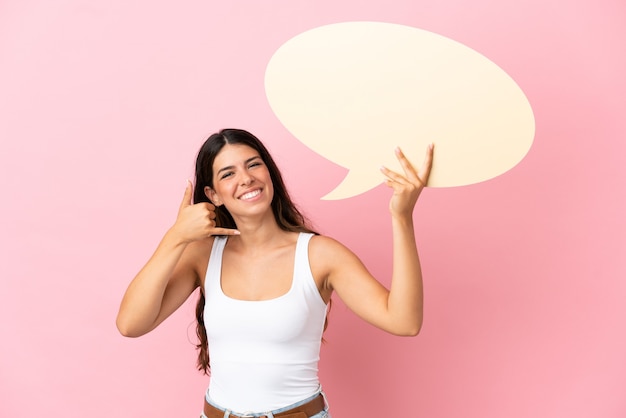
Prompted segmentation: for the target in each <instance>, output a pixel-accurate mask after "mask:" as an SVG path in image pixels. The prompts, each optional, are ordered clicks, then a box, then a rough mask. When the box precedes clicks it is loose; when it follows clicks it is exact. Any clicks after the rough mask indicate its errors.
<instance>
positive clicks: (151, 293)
mask: <svg viewBox="0 0 626 418" xmlns="http://www.w3.org/2000/svg"><path fill="white" fill-rule="evenodd" d="M191 195H192V188H191V184H187V188H186V189H185V196H184V198H183V202H182V203H181V206H180V209H179V211H178V216H177V218H176V223H175V224H174V225H173V226H172V227H171V228H170V229H169V230H168V231H167V233H166V234H165V236H164V237H163V239H162V240H161V242H160V244H159V246H158V247H157V249H156V251H155V252H154V254H153V255H152V257H151V258H150V260H148V262H147V263H146V265H145V266H144V267H143V268H142V269H141V270H140V271H139V273H138V274H137V275H136V276H135V278H134V279H133V280H132V282H131V283H130V285H129V286H128V289H127V290H126V293H125V294H124V297H123V299H122V303H121V305H120V310H119V313H118V315H117V321H116V324H117V328H118V329H119V331H120V333H122V335H125V336H127V337H138V336H141V335H144V334H146V333H148V332H150V331H151V330H153V329H154V328H156V327H157V326H158V325H159V324H160V323H161V322H163V320H165V318H167V317H168V316H169V315H171V314H172V313H173V312H174V311H175V310H176V309H178V308H179V307H180V306H181V305H182V304H183V302H184V301H185V300H186V299H187V298H188V297H189V295H191V293H192V292H193V291H194V290H195V289H196V287H198V284H199V282H200V280H199V277H198V269H197V265H198V261H199V260H198V258H199V257H202V254H208V252H207V251H206V248H207V245H208V248H210V243H207V242H206V240H207V239H209V238H210V237H211V236H213V235H218V234H228V235H233V234H237V233H238V231H236V230H233V229H225V228H216V227H215V222H214V219H215V212H214V209H215V207H214V206H213V205H211V204H210V203H204V202H203V203H198V204H195V205H194V204H192V202H191ZM207 257H208V256H207ZM202 258H204V257H202ZM206 260H207V258H204V260H203V261H206Z"/></svg>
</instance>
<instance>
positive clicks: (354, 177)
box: [321, 170, 381, 200]
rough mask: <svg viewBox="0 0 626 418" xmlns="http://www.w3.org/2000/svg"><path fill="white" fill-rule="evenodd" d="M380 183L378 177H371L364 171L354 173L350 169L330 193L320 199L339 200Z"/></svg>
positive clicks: (358, 193)
mask: <svg viewBox="0 0 626 418" xmlns="http://www.w3.org/2000/svg"><path fill="white" fill-rule="evenodd" d="M380 183H381V179H380V178H375V179H371V178H368V176H367V175H366V174H365V173H359V174H355V173H354V170H351V171H349V172H348V174H347V175H346V177H345V178H344V179H343V180H342V181H341V183H339V184H338V185H337V187H335V188H334V189H333V190H332V191H331V192H330V193H328V194H327V195H325V196H323V197H322V198H321V200H341V199H347V198H349V197H354V196H357V195H360V194H361V193H365V192H366V191H368V190H370V189H373V188H374V187H376V186H378V185H379V184H380Z"/></svg>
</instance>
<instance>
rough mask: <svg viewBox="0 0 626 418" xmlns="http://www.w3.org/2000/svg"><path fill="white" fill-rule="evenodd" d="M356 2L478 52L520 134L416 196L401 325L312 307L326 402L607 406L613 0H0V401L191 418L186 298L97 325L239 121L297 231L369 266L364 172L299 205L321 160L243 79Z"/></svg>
mask: <svg viewBox="0 0 626 418" xmlns="http://www.w3.org/2000/svg"><path fill="white" fill-rule="evenodd" d="M356 20H377V21H385V22H392V23H400V24H404V25H410V26H414V27H418V28H422V29H426V30H430V31H433V32H436V33H439V34H442V35H444V36H447V37H449V38H452V39H454V40H457V41H459V42H462V43H464V44H465V45H467V46H469V47H471V48H473V49H475V50H476V51H478V52H480V53H482V54H484V55H486V56H487V57H488V58H490V59H491V60H493V61H494V62H496V63H497V64H498V65H499V66H500V67H502V68H503V69H504V70H505V71H507V72H508V73H509V74H510V75H511V76H512V77H513V78H514V79H515V80H516V81H517V83H518V84H519V85H520V87H521V88H522V89H523V90H524V92H525V93H526V95H527V97H528V99H529V100H530V103H531V104H532V106H533V109H534V112H535V118H536V123H537V131H536V137H535V142H534V145H533V147H532V148H531V150H530V152H529V154H528V155H527V157H526V158H525V159H524V160H523V161H522V162H521V163H520V164H519V165H518V166H517V167H515V168H514V169H513V170H511V171H509V172H508V173H506V174H505V175H503V176H500V177H498V178H495V179H493V180H490V181H487V182H484V183H481V184H478V185H473V186H467V187H459V188H451V189H431V190H427V191H426V192H425V193H424V195H423V197H422V201H421V202H420V205H419V209H418V210H417V212H416V219H417V227H416V228H417V232H418V239H419V244H420V246H421V253H422V258H423V263H424V270H425V274H426V283H425V286H426V322H425V326H424V328H423V333H422V334H421V335H420V336H419V337H418V338H415V339H401V338H397V337H392V336H388V335H385V334H383V333H382V332H380V331H378V330H376V329H374V328H372V327H370V326H367V325H366V324H364V323H362V322H360V321H359V320H357V319H356V318H355V317H354V316H353V315H352V314H351V313H349V312H347V311H346V310H345V308H344V307H343V306H342V305H341V304H340V303H339V302H337V303H336V304H335V307H334V309H333V311H332V314H331V318H330V321H331V323H330V329H329V331H328V333H327V335H326V338H327V340H328V343H327V344H326V345H325V346H324V348H323V352H322V364H321V377H322V379H323V383H324V385H325V388H326V390H327V392H328V393H329V395H330V401H331V405H332V411H333V416H334V417H337V418H353V417H357V416H363V417H375V416H377V417H378V416H393V415H396V416H400V415H402V416H421V417H429V418H458V417H464V418H478V417H481V418H502V417H507V418H521V417H535V418H554V417H562V416H567V417H570V418H588V417H602V418H618V417H623V416H626V400H625V399H626V397H624V395H623V393H624V387H626V355H625V353H626V320H625V318H626V303H624V301H625V300H626V281H625V280H624V278H625V276H626V274H625V273H626V251H625V250H626V221H625V217H624V215H623V213H624V212H625V209H626V197H625V194H624V179H626V169H625V168H624V166H625V165H624V152H625V151H626V149H625V145H624V138H625V135H626V118H625V117H624V113H625V110H626V106H625V97H626V84H625V82H624V74H626V55H625V54H624V44H625V41H626V3H624V2H623V1H621V0H593V1H592V0H584V1H578V2H569V1H563V0H562V1H558V0H531V1H524V2H519V1H489V0H474V1H471V2H469V1H468V2H464V1H461V0H442V1H422V0H419V1H414V0H411V1H409V0H403V1H392V2H389V1H382V0H381V1H366V2H363V1H355V0H350V1H344V2H335V1H330V0H318V1H303V0H298V1H294V0H283V1H278V0H266V1H263V2H260V1H259V2H235V1H231V2H228V1H222V2H210V1H197V0H196V1H184V2H165V1H162V2H154V1H145V0H144V1H134V2H123V1H99V2H96V1H90V2H84V1H77V0H65V1H56V2H49V1H34V0H32V1H18V0H3V1H2V2H1V3H0V75H1V77H0V138H1V142H0V171H1V174H0V188H1V190H2V191H3V196H4V198H3V203H2V205H1V206H0V207H1V209H0V210H1V215H2V216H0V231H1V233H0V245H1V246H2V248H1V250H2V251H1V254H2V256H1V257H2V259H1V262H0V278H1V279H0V280H2V281H1V284H2V287H1V290H0V318H1V320H0V321H1V322H0V335H1V337H0V338H1V342H0V416H3V417H14V418H19V417H31V416H36V415H37V414H40V413H44V414H45V415H46V416H48V417H65V416H71V417H73V416H76V417H77V416H90V417H121V418H123V417H148V416H150V417H154V418H157V417H164V418H166V417H167V418H171V417H186V416H189V417H192V416H197V412H198V411H199V409H200V405H201V402H202V395H203V392H204V389H205V386H206V385H207V382H208V380H207V378H205V377H203V376H201V375H199V374H198V373H196V372H195V370H194V361H195V352H194V348H193V346H192V344H191V343H190V339H192V337H193V314H192V311H193V306H192V305H193V304H192V303H188V304H186V305H185V306H184V307H183V309H182V310H180V311H179V312H177V313H176V314H175V315H174V316H173V317H172V318H171V319H170V320H168V321H167V322H166V323H165V324H163V325H162V327H160V328H159V329H158V330H157V331H155V332H154V333H152V334H151V335H148V336H146V337H144V338H141V339H137V340H131V339H124V338H122V337H121V336H120V335H119V334H118V333H117V331H116V329H115V325H114V319H115V315H116V312H117V307H118V303H119V300H120V298H121V295H122V292H123V291H124V289H125V287H126V285H127V284H128V282H129V280H130V279H131V278H132V276H133V275H134V274H135V272H136V271H137V270H138V269H139V268H140V267H141V265H142V264H143V263H144V262H145V260H146V259H147V257H148V256H149V255H150V254H151V252H152V250H153V249H154V247H155V246H156V243H157V242H158V240H159V239H160V237H161V235H162V233H163V232H164V230H165V229H166V228H167V227H168V226H169V225H170V224H171V223H172V222H173V220H174V217H175V214H176V210H177V207H178V202H179V200H180V198H181V196H182V192H183V188H184V186H185V180H186V178H187V177H188V176H190V174H191V170H192V164H193V158H194V154H195V152H196V150H197V148H198V147H199V145H200V144H201V142H202V141H203V139H204V138H205V136H206V135H207V134H208V133H210V132H212V131H214V130H217V129H219V128H221V127H226V126H237V127H243V128H247V129H250V130H251V131H253V132H255V133H257V134H258V135H259V136H260V137H261V138H263V139H265V140H266V142H267V143H268V145H269V146H270V148H271V149H272V150H273V152H274V153H275V155H276V156H277V159H278V161H279V162H280V164H281V166H282V168H283V171H284V173H285V176H286V177H287V179H288V183H289V185H290V187H291V189H292V190H293V193H294V194H295V196H296V198H297V200H298V201H299V202H300V204H301V206H302V207H303V208H304V209H305V211H306V212H307V213H308V214H309V215H310V216H311V217H312V218H313V219H314V221H315V222H316V224H317V226H318V227H319V229H320V230H322V231H323V232H325V233H327V234H330V235H332V236H334V237H336V238H338V239H339V240H341V241H343V242H344V243H345V244H347V245H348V246H350V247H351V248H353V250H354V251H355V252H357V253H358V254H359V255H361V256H362V258H363V259H364V260H365V261H366V263H367V265H368V266H369V267H370V268H371V270H372V271H373V272H374V273H377V274H379V275H380V276H381V277H386V275H387V272H388V271H389V268H390V265H391V261H390V251H389V250H388V248H389V243H390V226H389V220H388V215H387V200H388V198H389V192H388V190H386V189H385V188H384V187H379V188H377V189H375V190H373V191H371V192H368V193H366V194H364V195H361V196H358V197H355V198H352V199H349V200H343V201H320V200H319V198H320V197H321V196H323V195H324V194H326V193H328V192H329V191H330V190H332V188H334V186H335V185H336V184H337V183H338V182H339V181H340V180H341V179H342V178H343V176H344V174H345V172H344V170H343V169H341V168H338V167H336V166H333V165H331V164H330V163H329V162H327V161H326V160H325V159H324V158H322V157H321V156H318V155H316V154H314V153H312V152H311V151H309V150H308V149H307V148H306V147H305V146H304V145H302V144H301V143H300V142H298V141H297V140H295V139H294V138H293V137H291V136H290V135H289V134H288V132H287V131H286V130H285V129H284V128H283V127H282V126H281V125H280V123H279V122H278V120H277V119H276V118H275V116H274V115H273V114H272V113H271V110H270V108H269V106H268V103H267V100H266V98H265V94H264V89H263V77H264V69H265V65H266V64H267V61H268V59H269V58H270V56H271V54H272V53H273V52H274V51H275V50H276V48H278V46H280V45H281V44H282V43H283V42H285V41H286V40H287V39H289V38H291V37H292V36H294V35H296V34H298V33H300V32H303V31H304V30H307V29H311V28H314V27H317V26H321V25H324V24H329V23H336V22H343V21H356ZM383 280H385V279H383Z"/></svg>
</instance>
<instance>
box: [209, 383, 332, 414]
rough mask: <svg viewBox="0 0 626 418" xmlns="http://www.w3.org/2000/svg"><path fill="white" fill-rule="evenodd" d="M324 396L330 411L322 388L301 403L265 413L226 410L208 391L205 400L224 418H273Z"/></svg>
mask: <svg viewBox="0 0 626 418" xmlns="http://www.w3.org/2000/svg"><path fill="white" fill-rule="evenodd" d="M319 395H322V397H323V398H324V403H325V405H326V410H328V400H327V399H326V394H325V393H324V391H323V390H322V387H321V386H320V388H319V389H318V390H317V391H316V392H315V393H314V394H313V395H311V396H309V397H307V398H305V399H302V400H301V401H298V402H295V403H292V404H290V405H287V406H284V407H282V408H278V409H273V410H271V411H265V412H252V411H233V410H230V409H228V408H224V407H223V406H221V405H219V404H217V403H216V402H215V401H213V399H211V397H210V396H209V391H208V390H207V391H206V395H205V399H206V401H207V403H209V404H210V405H212V406H214V407H216V408H217V409H220V410H222V411H224V418H228V417H229V416H230V414H234V415H237V416H245V417H251V418H253V417H262V416H267V417H268V418H272V417H273V416H274V414H279V413H281V412H285V411H288V410H290V409H293V408H296V407H298V406H300V405H304V404H305V403H307V402H310V401H312V400H313V399H315V398H316V397H317V396H319ZM201 417H204V414H202V415H201Z"/></svg>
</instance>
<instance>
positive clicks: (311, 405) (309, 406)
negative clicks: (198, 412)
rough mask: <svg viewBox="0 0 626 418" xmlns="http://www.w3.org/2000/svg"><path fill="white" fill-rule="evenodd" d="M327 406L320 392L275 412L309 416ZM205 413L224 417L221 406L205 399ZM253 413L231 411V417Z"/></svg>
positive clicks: (286, 417) (285, 417)
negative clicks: (307, 399) (242, 413)
mask: <svg viewBox="0 0 626 418" xmlns="http://www.w3.org/2000/svg"><path fill="white" fill-rule="evenodd" d="M325 407H326V403H325V402H324V397H323V396H322V395H321V394H320V395H318V396H316V397H315V398H314V399H312V400H310V401H309V402H307V403H305V404H304V405H300V406H296V407H294V408H292V409H288V410H287V411H283V412H279V413H277V414H274V416H275V417H276V418H309V417H312V416H313V415H315V414H319V413H320V412H322V411H323V410H324V408H325ZM204 415H206V416H207V418H224V411H222V410H221V409H219V408H216V407H214V406H213V405H211V404H209V403H208V402H207V401H204ZM251 416H252V415H235V414H233V413H232V412H231V414H230V417H231V418H245V417H251ZM255 418H267V415H261V416H260V417H255Z"/></svg>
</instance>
